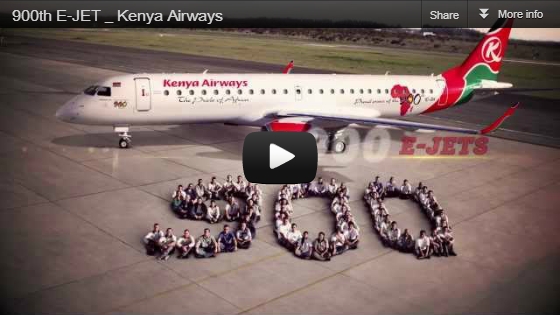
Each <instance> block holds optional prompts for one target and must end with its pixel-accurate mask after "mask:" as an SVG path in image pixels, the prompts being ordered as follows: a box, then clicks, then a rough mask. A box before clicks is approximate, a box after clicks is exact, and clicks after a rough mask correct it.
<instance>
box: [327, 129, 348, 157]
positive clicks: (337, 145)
mask: <svg viewBox="0 0 560 315" xmlns="http://www.w3.org/2000/svg"><path fill="white" fill-rule="evenodd" d="M343 133H344V129H340V130H337V131H334V132H329V133H328V141H327V151H330V152H333V153H344V151H346V147H347V144H346V141H345V140H346V139H345V138H344V136H343Z"/></svg>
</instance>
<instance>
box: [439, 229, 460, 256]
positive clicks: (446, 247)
mask: <svg viewBox="0 0 560 315" xmlns="http://www.w3.org/2000/svg"><path fill="white" fill-rule="evenodd" d="M442 231H443V233H441V234H440V239H441V240H442V246H443V254H444V255H445V256H448V255H451V256H457V253H456V252H455V249H454V248H453V234H451V228H450V227H449V226H447V225H446V226H445V227H444V228H443V229H442Z"/></svg>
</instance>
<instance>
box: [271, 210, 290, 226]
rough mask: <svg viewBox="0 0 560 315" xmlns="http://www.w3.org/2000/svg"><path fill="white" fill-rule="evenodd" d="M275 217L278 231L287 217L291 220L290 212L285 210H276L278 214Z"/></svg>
mask: <svg viewBox="0 0 560 315" xmlns="http://www.w3.org/2000/svg"><path fill="white" fill-rule="evenodd" d="M274 218H275V219H276V220H275V221H274V229H275V231H278V229H279V228H280V226H281V225H283V224H284V219H287V220H288V221H289V218H288V214H287V213H285V212H276V214H275V215H274ZM287 223H288V224H289V222H287Z"/></svg>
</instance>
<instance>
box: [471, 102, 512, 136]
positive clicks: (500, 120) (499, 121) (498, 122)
mask: <svg viewBox="0 0 560 315" xmlns="http://www.w3.org/2000/svg"><path fill="white" fill-rule="evenodd" d="M517 107H519V103H517V104H515V105H513V106H512V107H510V108H508V110H507V111H506V112H505V113H504V114H503V115H502V116H501V117H500V118H498V119H496V121H494V122H493V123H491V124H490V125H488V127H486V128H484V129H482V130H480V134H482V135H485V134H487V133H490V132H492V131H494V130H496V129H498V127H500V125H501V124H502V123H503V122H504V121H505V120H506V119H507V118H508V117H509V116H511V115H513V113H515V110H516V109H517Z"/></svg>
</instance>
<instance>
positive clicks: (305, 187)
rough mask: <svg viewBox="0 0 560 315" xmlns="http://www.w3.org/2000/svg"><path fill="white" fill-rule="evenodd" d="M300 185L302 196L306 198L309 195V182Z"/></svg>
mask: <svg viewBox="0 0 560 315" xmlns="http://www.w3.org/2000/svg"><path fill="white" fill-rule="evenodd" d="M300 187H301V195H302V198H306V197H307V196H309V188H310V187H311V183H301V184H300Z"/></svg>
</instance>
